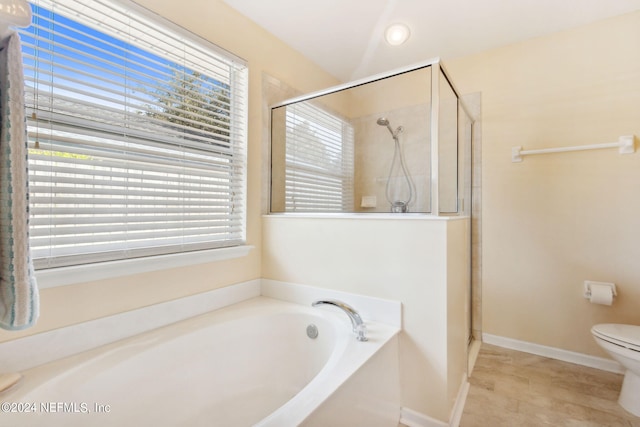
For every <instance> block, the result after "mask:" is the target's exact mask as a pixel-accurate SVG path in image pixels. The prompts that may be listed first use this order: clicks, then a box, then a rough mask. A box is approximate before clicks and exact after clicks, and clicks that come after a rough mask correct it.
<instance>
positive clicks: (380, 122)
mask: <svg viewBox="0 0 640 427" xmlns="http://www.w3.org/2000/svg"><path fill="white" fill-rule="evenodd" d="M376 123H378V125H380V126H386V127H387V129H389V132H390V133H391V136H392V137H393V139H396V138H397V137H398V134H399V133H400V132H402V131H403V130H404V128H403V127H402V126H398V128H397V129H396V130H395V132H394V131H393V129H392V128H391V125H390V124H389V119H387V118H386V117H380V118H379V119H378V120H377V121H376Z"/></svg>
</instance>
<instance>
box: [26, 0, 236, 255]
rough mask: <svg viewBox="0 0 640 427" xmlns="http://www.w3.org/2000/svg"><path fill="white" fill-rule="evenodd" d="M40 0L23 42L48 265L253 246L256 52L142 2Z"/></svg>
mask: <svg viewBox="0 0 640 427" xmlns="http://www.w3.org/2000/svg"><path fill="white" fill-rule="evenodd" d="M32 6H33V11H34V20H33V25H32V26H31V27H30V28H28V29H26V30H23V31H22V32H21V38H22V42H23V57H24V70H25V92H26V98H27V101H26V102H27V115H28V123H27V124H28V134H29V156H30V158H29V168H30V171H29V180H30V182H29V185H30V210H31V212H30V213H31V218H30V243H31V249H32V255H33V258H34V263H35V265H36V268H49V267H59V266H68V265H78V264H87V263H92V262H100V261H109V260H119V259H128V258H136V257H142V256H150V255H159V254H170V253H178V252H187V251H193V250H199V249H211V248H218V247H229V246H237V245H241V244H243V243H244V239H245V205H246V204H245V186H246V184H245V183H246V179H245V178H246V126H247V125H246V117H247V112H246V111H247V93H246V92H247V89H246V88H247V70H246V67H245V64H244V63H243V61H242V60H240V59H238V58H235V57H233V56H232V55H230V54H228V53H227V52H224V51H222V50H220V49H219V48H217V47H215V46H213V45H211V44H209V43H207V42H206V41H203V40H201V39H199V38H197V37H195V36H193V35H191V34H188V33H186V32H185V31H184V30H182V29H180V28H179V27H177V26H175V25H173V24H171V23H169V22H167V21H164V20H162V19H161V18H159V17H156V16H153V15H152V14H150V13H149V12H147V11H144V10H143V9H141V8H139V7H137V6H136V5H134V4H133V3H132V2H127V1H114V0H111V1H109V0H98V1H91V2H87V1H83V0H77V1H76V0H36V1H34V4H33V5H32Z"/></svg>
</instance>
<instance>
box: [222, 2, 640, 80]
mask: <svg viewBox="0 0 640 427" xmlns="http://www.w3.org/2000/svg"><path fill="white" fill-rule="evenodd" d="M224 1H225V2H226V3H227V4H229V5H230V6H231V7H233V8H234V9H236V10H238V11H239V12H240V13H242V14H243V15H245V16H247V17H248V18H250V19H251V20H253V21H255V22H256V23H257V24H258V25H260V26H262V27H263V28H265V29H266V30H267V31H269V32H270V33H272V34H274V35H275V36H276V37H278V38H279V39H281V40H283V41H284V42H285V43H287V44H288V45H290V46H292V47H293V48H294V49H296V50H298V51H299V52H301V53H302V54H303V55H305V56H306V57H308V58H309V59H311V60H312V61H314V62H315V63H316V64H318V65H319V66H320V67H322V68H324V69H325V70H326V71H328V72H329V73H330V74H332V75H333V76H335V77H337V78H338V79H339V80H341V81H343V82H346V81H350V80H354V79H358V78H361V77H365V76H369V75H372V74H376V73H379V72H384V71H388V70H392V69H394V68H398V67H402V66H406V65H410V64H414V63H417V62H421V61H424V60H427V59H430V58H434V57H440V58H442V59H443V60H445V61H446V60H447V59H452V58H456V57H461V56H465V55H470V54H473V53H477V52H480V51H483V50H486V49H491V48H495V47H498V46H503V45H507V44H511V43H515V42H518V41H522V40H526V39H529V38H533V37H538V36H542V35H545V34H549V33H553V32H557V31H561V30H564V29H568V28H572V27H576V26H579V25H583V24H587V23H590V22H595V21H598V20H601V19H605V18H608V17H612V16H616V15H621V14H624V13H628V12H631V11H634V10H640V0H224ZM396 22H402V23H405V24H407V25H409V27H410V28H411V37H410V39H409V40H408V41H407V42H406V43H405V44H403V45H401V46H396V47H392V46H390V45H388V44H387V43H386V42H385V41H384V39H383V33H384V30H385V28H386V26H387V25H389V24H391V23H396Z"/></svg>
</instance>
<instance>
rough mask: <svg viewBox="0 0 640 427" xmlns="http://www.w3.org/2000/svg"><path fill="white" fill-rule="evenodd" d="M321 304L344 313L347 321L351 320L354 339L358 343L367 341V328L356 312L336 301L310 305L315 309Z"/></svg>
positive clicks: (321, 301) (318, 302)
mask: <svg viewBox="0 0 640 427" xmlns="http://www.w3.org/2000/svg"><path fill="white" fill-rule="evenodd" d="M322 304H327V305H332V306H334V307H338V308H339V309H341V310H342V311H344V312H345V313H346V314H347V316H349V319H350V320H351V326H352V327H353V332H354V333H355V334H356V339H357V340H358V341H368V338H367V335H366V334H367V327H366V325H365V324H364V322H363V321H362V317H360V315H359V314H358V312H357V311H356V310H355V309H354V308H353V307H351V306H350V305H348V304H346V303H344V302H342V301H337V300H319V301H315V302H314V303H312V304H311V305H312V306H313V307H317V306H319V305H322Z"/></svg>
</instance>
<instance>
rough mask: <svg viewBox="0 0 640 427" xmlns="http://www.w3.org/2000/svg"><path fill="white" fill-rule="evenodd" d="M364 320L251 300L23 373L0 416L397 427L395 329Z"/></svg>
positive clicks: (71, 422)
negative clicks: (361, 331)
mask: <svg viewBox="0 0 640 427" xmlns="http://www.w3.org/2000/svg"><path fill="white" fill-rule="evenodd" d="M309 324H315V325H316V326H317V328H318V331H319V334H318V337H317V338H316V339H311V338H309V337H308V336H307V333H306V328H307V326H308V325H309ZM367 327H368V336H369V341H367V342H358V341H357V340H356V339H355V336H354V335H353V333H352V332H351V325H350V323H349V319H348V317H347V316H346V315H345V314H344V313H342V312H341V311H339V310H331V309H327V308H322V309H320V308H312V307H307V306H304V305H300V304H293V303H289V302H284V301H280V300H275V299H271V298H266V297H257V298H253V299H250V300H248V301H245V302H241V303H238V304H234V305H232V306H229V307H226V308H223V309H219V310H216V311H213V312H210V313H207V314H204V315H201V316H198V317H194V318H191V319H187V320H184V321H180V322H177V323H174V324H171V325H169V326H165V327H162V328H159V329H155V330H152V331H149V332H146V333H143V334H140V335H136V336H133V337H131V338H127V339H124V340H121V341H118V342H115V343H112V344H108V345H105V346H102V347H98V348H96V349H93V350H90V351H86V352H83V353H79V354H76V355H73V356H69V357H66V358H64V359H60V360H57V361H53V362H50V363H46V364H44V365H40V366H37V367H34V368H31V369H28V370H25V371H23V372H22V374H23V375H24V377H23V379H22V380H21V382H20V383H18V384H17V385H16V386H14V387H13V388H12V389H9V390H7V391H5V392H4V393H1V394H0V402H2V412H1V413H0V426H3V427H4V426H7V427H8V426H11V427H19V426H30V427H39V426H43V427H44V426H47V427H49V426H54V427H55V426H65V427H70V426H83V427H84V426H129V425H136V426H189V427H192V426H207V427H209V426H222V427H235V426H264V427H266V426H271V427H276V426H277V427H287V426H298V425H304V426H332V427H334V426H341V425H349V426H355V427H357V426H367V427H372V426H380V427H385V426H389V427H395V426H397V423H398V414H399V404H398V394H399V391H398V387H399V386H398V377H397V369H398V367H397V363H398V361H397V337H396V335H397V333H398V332H399V331H398V328H395V327H392V326H388V325H385V324H382V323H372V322H369V323H367Z"/></svg>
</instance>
